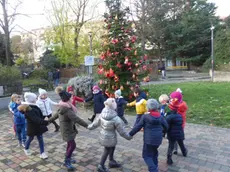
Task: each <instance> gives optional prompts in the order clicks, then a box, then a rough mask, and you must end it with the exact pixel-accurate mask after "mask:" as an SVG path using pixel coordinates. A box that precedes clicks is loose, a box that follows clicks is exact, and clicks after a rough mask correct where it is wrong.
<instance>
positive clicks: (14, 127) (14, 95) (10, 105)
mask: <svg viewBox="0 0 230 172" xmlns="http://www.w3.org/2000/svg"><path fill="white" fill-rule="evenodd" d="M18 97H20V96H19V95H18V94H12V95H11V101H10V103H9V105H8V109H9V111H10V114H11V115H12V121H13V129H14V135H15V138H16V137H17V132H16V125H15V124H14V111H13V109H12V104H13V103H14V100H16V99H17V98H18Z"/></svg>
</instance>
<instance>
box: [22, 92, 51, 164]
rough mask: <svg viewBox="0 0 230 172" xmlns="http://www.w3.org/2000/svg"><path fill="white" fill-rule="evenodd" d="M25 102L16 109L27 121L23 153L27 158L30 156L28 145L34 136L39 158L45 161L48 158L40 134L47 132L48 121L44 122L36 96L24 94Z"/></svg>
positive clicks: (28, 93)
mask: <svg viewBox="0 0 230 172" xmlns="http://www.w3.org/2000/svg"><path fill="white" fill-rule="evenodd" d="M24 98H25V102H24V104H23V105H20V106H19V107H18V110H19V111H20V112H22V113H23V114H24V115H25V117H26V120H27V135H28V139H27V141H26V145H25V149H24V152H25V154H26V155H27V156H30V155H31V152H30V149H29V147H30V143H31V142H32V141H33V139H34V136H36V137H37V139H38V143H39V148H40V158H41V159H46V158H48V156H47V155H46V153H45V151H44V141H43V136H42V134H43V133H45V132H46V131H48V128H47V125H48V124H49V123H48V121H45V120H44V118H43V115H42V112H41V110H40V108H39V107H38V106H37V105H36V100H37V96H36V94H34V93H30V92H26V93H25V94H24Z"/></svg>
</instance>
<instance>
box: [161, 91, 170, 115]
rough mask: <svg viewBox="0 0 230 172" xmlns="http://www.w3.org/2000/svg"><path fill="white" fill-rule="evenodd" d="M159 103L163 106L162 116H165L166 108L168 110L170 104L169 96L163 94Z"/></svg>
mask: <svg viewBox="0 0 230 172" xmlns="http://www.w3.org/2000/svg"><path fill="white" fill-rule="evenodd" d="M159 102H160V104H161V110H160V113H161V116H165V113H166V108H167V105H168V103H169V97H168V95H167V94H162V95H161V96H160V97H159Z"/></svg>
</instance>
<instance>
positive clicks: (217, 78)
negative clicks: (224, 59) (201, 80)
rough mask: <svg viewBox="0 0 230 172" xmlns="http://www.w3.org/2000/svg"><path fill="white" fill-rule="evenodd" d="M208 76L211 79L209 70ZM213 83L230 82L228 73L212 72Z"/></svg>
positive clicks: (229, 73)
mask: <svg viewBox="0 0 230 172" xmlns="http://www.w3.org/2000/svg"><path fill="white" fill-rule="evenodd" d="M209 75H210V77H212V70H209ZM213 81H214V82H230V72H222V71H214V78H213Z"/></svg>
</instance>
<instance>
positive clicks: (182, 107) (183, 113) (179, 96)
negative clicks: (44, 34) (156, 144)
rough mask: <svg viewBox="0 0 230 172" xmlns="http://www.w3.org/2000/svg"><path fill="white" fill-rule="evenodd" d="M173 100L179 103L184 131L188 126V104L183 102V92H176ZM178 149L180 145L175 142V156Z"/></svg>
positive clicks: (178, 89)
mask: <svg viewBox="0 0 230 172" xmlns="http://www.w3.org/2000/svg"><path fill="white" fill-rule="evenodd" d="M171 98H172V99H175V98H177V99H178V101H179V107H178V109H177V113H178V114H180V115H181V116H182V119H183V124H182V127H183V129H184V127H185V124H186V112H187V110H188V106H187V104H186V102H185V101H183V95H182V90H181V89H180V88H177V90H176V92H174V93H173V94H171ZM177 149H178V144H177V142H175V145H174V151H173V154H175V155H176V154H177Z"/></svg>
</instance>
